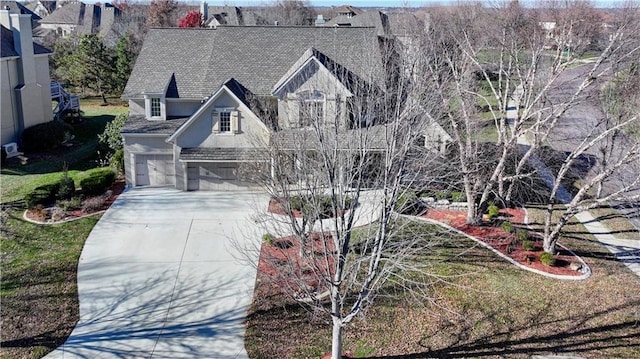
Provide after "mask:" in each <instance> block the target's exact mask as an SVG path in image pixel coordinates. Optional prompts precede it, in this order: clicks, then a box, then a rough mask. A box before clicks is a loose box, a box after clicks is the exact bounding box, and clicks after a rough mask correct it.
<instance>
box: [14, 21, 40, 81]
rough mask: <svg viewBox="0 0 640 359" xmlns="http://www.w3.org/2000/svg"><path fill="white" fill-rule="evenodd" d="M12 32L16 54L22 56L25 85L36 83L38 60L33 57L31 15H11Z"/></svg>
mask: <svg viewBox="0 0 640 359" xmlns="http://www.w3.org/2000/svg"><path fill="white" fill-rule="evenodd" d="M10 16H11V31H12V32H13V43H14V46H15V49H16V52H17V53H18V54H20V57H21V62H22V72H23V74H24V79H23V81H24V84H25V85H28V84H35V83H36V60H35V58H34V57H33V56H34V53H33V34H32V33H31V15H21V14H11V15H10Z"/></svg>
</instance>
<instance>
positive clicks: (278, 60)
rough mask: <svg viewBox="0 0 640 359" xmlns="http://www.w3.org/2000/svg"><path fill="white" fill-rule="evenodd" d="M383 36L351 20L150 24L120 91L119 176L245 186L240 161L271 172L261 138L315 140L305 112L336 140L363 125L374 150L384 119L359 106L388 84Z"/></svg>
mask: <svg viewBox="0 0 640 359" xmlns="http://www.w3.org/2000/svg"><path fill="white" fill-rule="evenodd" d="M389 42H390V40H389V39H383V38H380V37H379V36H378V35H377V30H376V29H375V28H359V27H348V28H329V27H287V26H251V27H234V26H218V27H216V28H214V29H175V28H173V29H152V30H150V31H149V33H148V34H147V37H146V38H145V41H144V44H143V47H142V50H141V52H140V55H139V56H138V58H137V61H136V64H135V66H134V68H133V72H132V74H131V77H130V78H129V82H128V83H127V86H126V88H125V90H124V93H123V98H125V99H127V100H128V101H129V109H130V116H129V118H128V120H127V122H126V123H125V125H124V128H123V130H122V136H123V140H124V152H125V174H126V180H127V183H128V184H129V185H131V186H146V185H157V186H163V185H169V186H175V187H176V188H178V189H182V190H207V189H227V190H229V189H239V188H246V187H247V186H251V185H252V176H253V175H255V173H253V174H252V173H243V170H242V168H243V164H246V163H253V164H257V166H255V167H254V168H258V170H259V171H262V170H264V171H269V163H268V158H267V157H266V156H264V152H265V151H264V150H265V147H264V146H265V145H266V144H267V143H270V142H271V143H273V140H274V139H279V140H281V142H280V143H282V144H283V145H285V146H289V145H290V146H300V145H304V146H311V145H312V144H307V143H305V142H304V136H305V133H307V132H308V131H309V127H310V123H309V118H310V117H311V116H314V118H316V119H318V121H320V122H322V123H325V124H326V126H327V128H340V129H341V130H344V131H343V132H344V137H341V138H339V139H336V140H340V141H341V143H344V144H345V146H346V145H348V144H349V138H350V136H355V135H357V134H358V133H360V134H362V133H364V132H366V133H367V134H369V135H370V136H371V138H372V139H373V140H372V141H371V143H370V147H371V150H372V151H376V150H381V149H383V148H384V147H383V146H382V145H380V144H377V143H376V140H375V139H376V138H377V139H380V140H381V141H383V140H384V138H382V139H381V138H380V136H378V135H377V134H378V133H382V132H381V128H382V127H380V126H383V125H384V124H383V123H382V122H381V121H380V119H376V118H375V116H373V115H371V114H370V113H365V112H366V110H362V109H366V108H369V107H371V106H373V105H372V104H373V100H372V99H373V98H376V96H375V95H376V92H377V91H380V92H381V91H384V90H385V89H386V87H387V86H388V84H387V76H386V65H387V64H385V63H384V59H383V56H382V52H383V51H384V50H385V49H387V48H388V46H389ZM363 54H366V56H362V55H363ZM362 104H364V105H362ZM378 124H380V126H376V125H378ZM332 126H333V127H332ZM287 144H288V145H287Z"/></svg>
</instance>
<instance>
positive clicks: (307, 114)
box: [298, 91, 326, 127]
mask: <svg viewBox="0 0 640 359" xmlns="http://www.w3.org/2000/svg"><path fill="white" fill-rule="evenodd" d="M325 98H326V97H325V95H324V94H323V93H322V92H319V91H305V92H302V93H300V94H298V101H299V104H298V105H299V107H298V108H299V111H298V112H299V113H298V118H299V123H300V127H307V126H311V125H312V124H314V123H319V124H322V123H323V122H324V117H325Z"/></svg>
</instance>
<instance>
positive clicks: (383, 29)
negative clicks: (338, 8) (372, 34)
mask: <svg viewBox="0 0 640 359" xmlns="http://www.w3.org/2000/svg"><path fill="white" fill-rule="evenodd" d="M342 24H348V25H346V26H371V27H375V28H376V29H377V30H378V36H389V35H390V34H391V30H390V28H389V20H388V18H387V15H386V14H383V13H381V12H380V11H367V12H363V13H361V14H359V15H356V16H353V17H347V16H344V15H341V16H336V17H335V18H333V19H331V20H329V21H327V22H326V23H324V25H323V26H328V27H331V26H339V25H342Z"/></svg>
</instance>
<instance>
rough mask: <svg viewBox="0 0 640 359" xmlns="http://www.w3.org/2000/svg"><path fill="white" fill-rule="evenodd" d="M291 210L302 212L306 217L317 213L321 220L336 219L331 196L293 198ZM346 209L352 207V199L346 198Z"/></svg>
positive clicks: (290, 201) (291, 199) (290, 200)
mask: <svg viewBox="0 0 640 359" xmlns="http://www.w3.org/2000/svg"><path fill="white" fill-rule="evenodd" d="M289 204H290V205H291V209H293V210H296V211H300V212H302V213H303V214H304V215H311V214H315V213H316V211H317V214H318V216H319V217H320V219H324V218H329V217H334V216H335V215H336V214H335V213H334V211H333V200H332V198H331V196H327V195H324V196H317V197H313V198H304V197H302V196H292V197H291V198H290V199H289ZM344 206H345V208H350V207H351V198H349V197H345V198H344Z"/></svg>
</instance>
